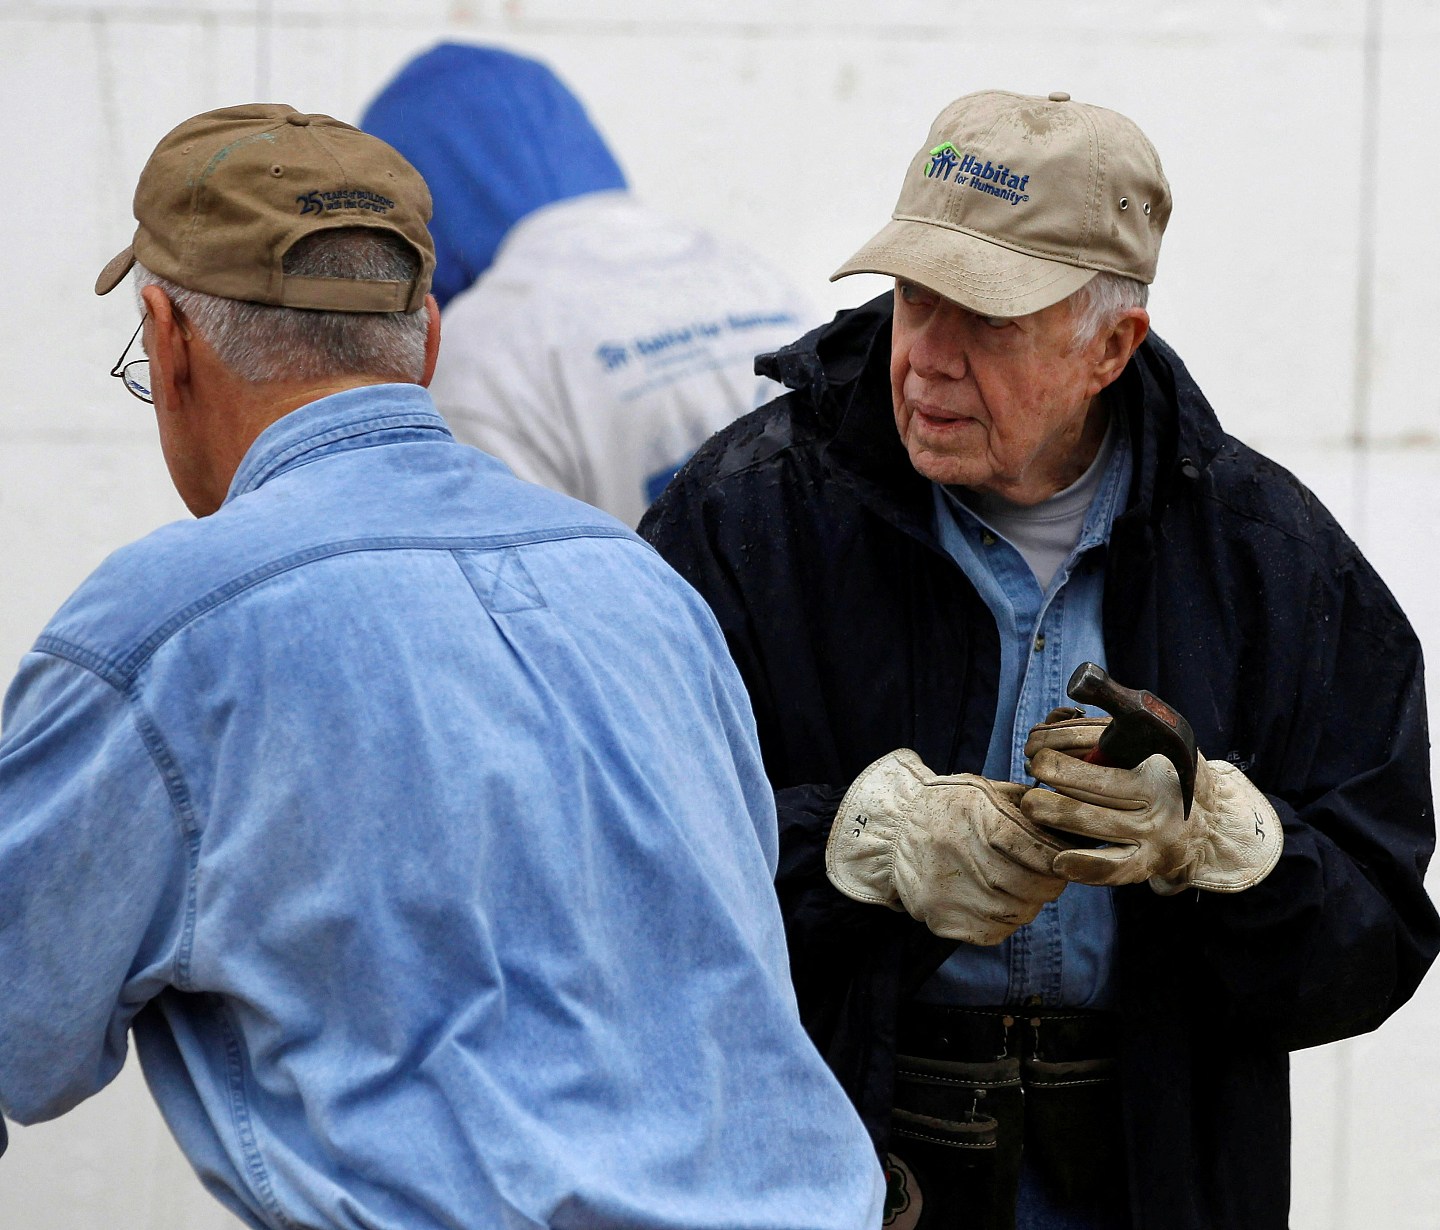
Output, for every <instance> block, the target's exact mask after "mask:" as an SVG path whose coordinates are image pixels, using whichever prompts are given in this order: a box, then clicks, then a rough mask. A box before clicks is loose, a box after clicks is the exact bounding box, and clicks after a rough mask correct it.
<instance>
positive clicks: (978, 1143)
mask: <svg viewBox="0 0 1440 1230" xmlns="http://www.w3.org/2000/svg"><path fill="white" fill-rule="evenodd" d="M896 1060H897V1064H896V1074H895V1114H894V1119H893V1122H892V1129H891V1151H890V1154H889V1155H887V1157H886V1159H885V1160H886V1170H887V1174H888V1175H889V1176H890V1189H889V1193H888V1197H887V1201H886V1210H885V1221H884V1222H883V1225H884V1226H886V1227H889V1228H890V1230H950V1228H951V1227H960V1226H964V1227H965V1230H1013V1227H1014V1209H1015V1193H1016V1188H1017V1184H1018V1182H1019V1177H1020V1148H1021V1142H1022V1128H1023V1122H1024V1120H1023V1114H1024V1109H1023V1103H1022V1101H1021V1092H1020V1061H1019V1060H1018V1059H998V1060H995V1061H994V1062H991V1063H957V1062H953V1061H950V1060H943V1059H921V1058H918V1057H915V1056H910V1055H900V1056H897V1057H896Z"/></svg>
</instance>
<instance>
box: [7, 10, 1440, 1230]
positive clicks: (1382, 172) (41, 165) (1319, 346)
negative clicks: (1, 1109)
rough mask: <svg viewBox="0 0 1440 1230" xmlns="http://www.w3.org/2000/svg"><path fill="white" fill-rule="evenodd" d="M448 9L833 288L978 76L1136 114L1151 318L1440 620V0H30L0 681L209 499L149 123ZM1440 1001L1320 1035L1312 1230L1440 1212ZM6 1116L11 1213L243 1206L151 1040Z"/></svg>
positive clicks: (14, 31) (862, 291)
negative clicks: (182, 492)
mask: <svg viewBox="0 0 1440 1230" xmlns="http://www.w3.org/2000/svg"><path fill="white" fill-rule="evenodd" d="M441 37H447V38H455V39H462V40H471V41H486V40H489V41H495V42H499V43H503V44H505V45H507V46H510V47H512V48H515V49H517V50H521V51H526V52H530V53H533V54H537V55H540V56H543V57H545V58H547V59H549V60H550V61H551V62H552V63H553V64H554V65H555V66H556V67H557V68H558V69H559V70H560V71H561V72H562V73H563V74H564V75H566V76H567V78H568V79H569V80H570V82H571V83H572V84H573V85H574V86H575V88H576V90H577V92H578V93H580V94H581V95H582V96H583V97H585V98H586V99H587V100H588V102H589V103H590V105H591V108H592V111H593V113H594V115H595V116H596V117H597V119H598V121H599V122H600V124H601V126H602V127H603V129H604V130H605V131H606V133H607V134H608V135H609V136H610V138H611V139H612V141H613V143H614V145H615V147H616V149H617V152H618V153H619V155H620V157H621V160H622V161H623V162H624V164H625V165H626V167H627V169H628V170H629V172H630V174H631V176H632V178H633V180H634V182H635V184H636V186H637V188H638V189H639V191H640V192H641V193H642V194H643V195H644V196H645V197H647V198H648V199H649V200H651V201H652V202H653V203H656V204H659V205H662V206H664V207H667V208H669V209H672V210H674V211H676V212H678V213H681V214H684V215H688V216H690V217H693V218H697V219H700V220H702V221H704V222H707V223H709V224H711V225H712V226H713V227H714V228H716V229H718V230H720V231H725V232H730V233H732V234H735V235H737V236H741V237H743V238H745V239H746V240H748V241H749V242H750V243H751V244H752V245H753V246H754V247H756V248H757V249H759V250H761V251H762V252H764V253H767V254H768V255H769V256H771V257H772V258H773V259H774V260H775V261H776V262H778V263H780V264H781V265H783V266H786V267H788V268H789V269H790V270H791V271H792V272H793V273H794V274H795V276H796V277H797V278H798V279H800V280H802V281H803V282H805V283H807V284H808V285H810V286H811V287H812V288H813V289H814V291H815V293H816V295H817V296H819V297H820V299H821V301H822V302H824V303H827V304H829V305H833V306H836V307H839V306H844V305H847V304H849V303H852V302H858V301H859V300H860V299H862V298H864V297H868V295H869V294H871V293H874V291H875V290H877V289H878V288H879V286H880V285H881V284H880V283H879V282H878V280H874V281H872V280H870V279H852V280H850V281H849V282H847V283H842V284H839V285H838V286H836V287H828V286H826V285H825V282H824V279H825V277H826V275H827V274H828V273H829V271H830V270H831V269H832V268H833V267H834V266H835V265H836V264H838V263H839V262H840V261H841V260H842V259H844V258H845V257H846V256H848V255H849V253H850V252H851V250H852V249H853V248H855V247H856V246H857V245H858V244H859V243H860V242H862V241H863V240H864V239H865V238H867V237H868V236H869V234H870V233H871V232H872V231H873V230H875V229H876V228H877V227H878V226H879V225H880V224H881V223H882V222H883V221H884V220H885V218H886V217H887V216H888V213H889V210H890V207H891V205H892V203H893V196H894V193H895V191H896V189H897V186H898V179H899V175H900V173H901V171H902V169H903V167H904V165H905V163H906V160H907V158H908V157H909V155H910V153H911V151H912V150H913V148H914V147H915V146H916V144H917V143H918V142H919V141H920V140H921V139H922V137H923V135H924V132H925V129H926V127H927V125H928V123H929V121H930V119H931V118H932V116H933V115H934V113H935V112H936V111H938V110H939V108H940V107H941V106H942V105H943V104H944V103H945V102H947V101H949V100H950V99H951V98H952V97H954V96H956V95H958V94H960V93H963V92H966V91H968V90H971V89H978V88H982V87H987V86H1001V87H1005V88H1013V89H1019V90H1024V91H1029V92H1036V93H1046V92H1048V91H1050V90H1052V89H1066V90H1069V91H1070V92H1071V94H1072V95H1074V96H1075V97H1076V98H1079V99H1082V100H1087V101H1094V102H1099V103H1103V104H1106V105H1109V106H1113V107H1116V108H1118V109H1119V110H1122V111H1124V112H1126V113H1127V114H1129V115H1130V116H1132V117H1133V118H1135V119H1136V120H1137V121H1138V122H1139V123H1140V124H1141V125H1142V127H1144V128H1145V129H1146V131H1147V132H1148V133H1149V135H1150V136H1151V138H1152V139H1153V140H1154V142H1155V144H1156V145H1157V146H1158V148H1159V149H1160V151H1161V154H1162V156H1163V158H1164V161H1165V165H1166V168H1167V171H1168V173H1169V176H1170V179H1171V182H1172V185H1173V187H1174V190H1175V199H1176V208H1175V215H1174V218H1173V221H1172V223H1171V227H1170V232H1169V235H1168V237H1167V239H1166V243H1165V252H1164V256H1163V259H1162V261H1161V266H1160V279H1159V283H1158V285H1157V287H1156V291H1155V294H1154V297H1153V300H1152V308H1153V315H1154V318H1155V322H1156V326H1157V328H1158V330H1159V331H1160V332H1161V333H1162V334H1163V335H1164V336H1165V337H1167V338H1168V339H1169V340H1170V341H1171V342H1172V343H1174V344H1175V345H1176V346H1177V347H1178V348H1179V349H1180V351H1181V352H1182V354H1184V355H1185V356H1186V358H1187V360H1188V362H1189V363H1190V366H1191V368H1192V369H1193V371H1194V372H1195V374H1196V375H1197V376H1198V378H1199V379H1200V381H1201V383H1202V384H1203V385H1204V386H1205V388H1206V389H1207V390H1208V392H1209V394H1210V396H1211V399H1212V401H1213V402H1214V403H1215V405H1216V406H1217V408H1218V409H1219V411H1220V414H1221V416H1222V419H1223V420H1224V422H1225V423H1226V425H1227V426H1228V427H1229V428H1230V430H1232V431H1233V432H1235V433H1236V434H1238V435H1240V436H1242V437H1243V438H1245V439H1247V440H1248V441H1250V442H1251V443H1253V444H1256V445H1257V446H1259V447H1261V448H1262V449H1265V450H1267V451H1270V452H1271V453H1273V454H1274V455H1276V456H1277V457H1279V458H1280V459H1281V460H1283V461H1284V462H1286V463H1287V464H1289V465H1290V466H1291V467H1292V468H1294V469H1296V470H1297V471H1298V472H1299V473H1300V474H1301V476H1302V477H1304V478H1305V479H1306V480H1307V481H1309V482H1310V483H1311V485H1312V486H1314V487H1315V488H1316V490H1317V491H1318V492H1319V493H1320V494H1321V495H1322V497H1323V498H1324V499H1325V500H1326V501H1327V502H1328V503H1329V504H1330V506H1331V507H1332V508H1333V509H1334V510H1335V511H1336V512H1337V514H1338V515H1339V516H1340V517H1341V519H1342V521H1344V523H1345V524H1346V525H1347V527H1349V528H1350V530H1351V532H1352V534H1354V536H1355V537H1356V538H1357V539H1358V540H1359V541H1360V542H1361V544H1362V546H1363V547H1364V548H1365V549H1366V551H1367V552H1368V553H1369V555H1370V557H1371V559H1372V560H1374V562H1375V563H1376V565H1377V566H1378V568H1379V569H1380V571H1381V573H1382V575H1384V576H1385V577H1386V579H1387V580H1388V581H1389V582H1390V584H1391V585H1392V587H1393V588H1394V589H1395V590H1396V592H1397V594H1398V595H1399V596H1400V598H1401V601H1402V603H1403V604H1404V605H1405V606H1406V609H1407V610H1408V611H1409V613H1410V615H1411V617H1412V619H1413V620H1414V621H1415V623H1416V625H1417V627H1418V628H1419V629H1420V632H1421V636H1422V638H1423V639H1425V641H1426V643H1427V644H1429V645H1434V644H1435V643H1436V640H1437V636H1440V586H1437V583H1436V581H1435V569H1436V567H1437V563H1436V561H1437V559H1440V492H1437V485H1436V481H1435V480H1436V477H1437V464H1436V463H1437V458H1440V394H1437V391H1436V390H1437V384H1436V382H1435V380H1434V379H1433V378H1432V377H1431V374H1430V370H1429V368H1430V362H1429V360H1430V358H1431V351H1430V349H1429V346H1430V344H1431V343H1432V340H1433V339H1435V338H1436V337H1437V336H1440V277H1437V273H1440V260H1437V258H1440V225H1437V222H1440V217H1437V211H1436V204H1435V203H1436V201H1437V199H1440V159H1437V157H1436V154H1437V148H1436V138H1435V133H1436V131H1437V129H1440V92H1437V90H1436V88H1435V84H1434V74H1435V69H1436V66H1437V63H1440V4H1437V3H1436V0H1308V2H1303V0H1150V2H1148V3H1140V2H1139V0H1107V2H1105V3H1100V2H1097V0H1031V2H1030V3H1027V4H1000V5H997V4H993V3H981V2H979V0H889V2H888V3H885V4H873V3H869V2H868V0H724V2H723V3H722V2H720V0H593V2H591V3H584V2H583V0H183V2H182V0H33V2H29V3H27V2H25V0H0V51H3V60H0V63H3V66H4V67H3V71H0V154H3V155H4V166H5V168H6V176H5V181H6V183H5V189H6V200H7V203H8V221H9V226H8V232H9V234H8V240H7V241H6V242H5V243H4V244H3V245H0V285H3V286H4V287H5V289H6V293H7V297H8V301H9V307H8V309H7V311H6V313H5V319H4V328H3V329H0V371H3V372H4V373H5V374H6V379H5V380H4V382H3V388H0V559H3V560H4V565H5V566H4V578H5V584H4V586H3V588H0V675H3V676H6V677H8V675H9V673H10V670H11V667H12V665H13V663H14V662H15V661H16V660H17V659H18V657H19V656H20V654H21V653H22V652H23V651H24V649H25V648H26V646H27V645H28V644H29V642H30V641H31V639H32V638H33V637H34V635H35V633H36V632H37V631H38V629H39V628H40V626H41V625H42V624H43V622H44V620H45V619H46V617H47V616H48V615H49V614H50V612H51V611H52V610H53V609H54V608H55V607H56V606H57V605H58V603H59V602H60V601H61V599H63V598H64V596H65V595H66V594H67V593H68V592H69V591H70V590H71V589H72V588H73V587H74V586H75V585H76V584H77V583H78V582H79V581H80V579H81V578H82V577H83V576H84V575H85V574H86V573H87V572H88V571H89V570H90V569H91V568H92V567H93V566H94V565H95V564H96V563H98V562H99V560H100V559H101V558H102V557H103V556H104V555H105V554H106V553H107V552H108V551H109V550H110V549H112V548H113V547H115V546H117V545H118V544H120V543H122V542H125V541H128V540H130V539H132V538H135V537H137V536H139V535H140V534H142V533H144V532H145V531H147V530H149V529H151V528H152V527H154V526H155V525H157V524H159V523H161V522H162V521H165V520H169V519H172V518H175V517H178V516H181V515H183V510H182V509H181V506H180V504H179V502H178V500H177V499H176V497H175V496H174V494H173V493H172V492H171V491H170V489H169V487H168V484H167V481H166V477H165V473H164V469H163V466H162V464H161V461H160V459H159V456H158V453H157V450H156V449H155V447H154V427H153V424H152V421H151V419H150V418H149V412H148V411H147V410H146V409H145V408H144V407H143V406H141V405H140V403H138V402H136V401H134V400H133V399H132V398H130V397H128V396H127V395H126V394H125V393H124V392H123V391H122V390H121V389H120V388H119V386H118V385H117V384H116V383H115V382H114V381H112V380H109V379H108V378H107V377H106V372H107V371H108V369H109V367H110V365H111V363H112V362H113V361H114V359H115V357H116V355H118V353H119V351H120V347H121V345H122V344H123V343H124V341H125V339H126V337H128V336H129V333H130V331H131V329H132V328H133V326H134V322H135V314H134V311H133V309H132V307H131V305H130V304H129V303H128V302H127V301H126V299H125V296H124V295H122V294H116V295H114V296H112V297H110V298H109V299H104V300H99V299H96V298H95V297H94V296H93V295H92V294H91V290H90V288H91V286H92V283H93V281H94V277H95V274H96V272H97V271H98V270H99V268H100V266H101V265H102V264H103V263H104V261H105V260H107V259H108V258H109V257H110V256H111V255H113V254H114V252H116V251H117V250H118V249H119V248H120V247H121V246H122V245H123V244H124V243H125V242H127V240H128V237H129V234H130V230H131V225H130V223H129V197H130V192H131V190H132V188H133V184H134V180H135V177H136V175H137V173H138V171H139V169H140V166H141V164H142V163H143V161H144V159H145V157H146V156H147V154H148V153H149V151H150V149H151V147H152V146H153V145H154V143H155V141H156V140H157V139H158V138H159V137H160V136H161V135H162V134H163V133H164V132H165V131H166V130H167V129H169V128H170V127H171V126H172V125H173V124H175V123H177V122H178V121H179V120H181V119H183V118H185V117H186V116H189V115H191V114H194V113H195V112H198V111H201V110H204V109H207V108H210V107H216V106H222V105H228V104H233V103H237V102H242V101H252V100H254V99H257V98H260V99H275V100H281V101H285V102H290V103H292V104H294V105H295V106H297V107H300V108H301V109H303V110H317V111H326V112H329V113H331V114H334V115H337V116H340V117H341V118H345V119H350V120H354V119H356V118H357V117H358V114H359V112H360V110H361V108H362V107H363V105H364V103H365V102H366V101H367V99H368V98H369V97H370V95H371V94H372V93H373V92H374V91H375V89H376V88H378V86H379V85H380V84H381V83H382V82H383V81H384V80H385V79H386V78H387V77H388V76H389V75H390V73H391V72H392V71H393V70H394V69H395V68H397V67H398V66H399V65H400V64H401V63H402V62H403V61H404V60H406V59H407V58H408V57H409V56H410V55H412V54H413V53H414V52H416V51H418V50H420V49H422V48H423V47H425V46H427V45H429V44H430V43H432V42H433V41H435V40H436V39H438V38H441ZM1437 678H1440V675H1437ZM1433 706H1434V696H1433V693H1432V707H1433ZM0 891H4V890H3V886H0ZM3 993H4V990H3V988H0V994H3ZM1437 1025H1440V981H1437V982H1435V983H1432V984H1430V985H1428V986H1427V987H1425V988H1422V990H1421V992H1420V994H1419V996H1418V997H1417V1000H1416V1002H1415V1003H1413V1004H1412V1005H1411V1006H1410V1007H1408V1008H1407V1009H1406V1010H1404V1011H1403V1012H1402V1013H1401V1014H1400V1015H1399V1016H1398V1017H1397V1018H1396V1019H1395V1020H1394V1021H1392V1022H1391V1023H1390V1024H1388V1025H1387V1026H1386V1027H1385V1028H1384V1029H1382V1030H1381V1031H1380V1032H1379V1033H1377V1034H1375V1035H1373V1036H1371V1037H1367V1038H1363V1039H1359V1040H1356V1041H1353V1042H1350V1043H1345V1044H1341V1045H1338V1046H1333V1047H1327V1048H1322V1049H1320V1050H1317V1051H1314V1052H1310V1053H1306V1054H1301V1055H1298V1056H1296V1059H1295V1064H1294V1073H1295V1109H1296V1116H1295V1118H1296V1130H1295V1165H1294V1170H1295V1201H1294V1216H1293V1225H1294V1226H1295V1227H1296V1228H1297V1230H1372V1228H1373V1227H1378V1226H1384V1227H1387V1228H1391V1230H1422V1228H1433V1227H1435V1226H1436V1225H1437V1224H1440V1212H1437V1209H1440V1116H1437V1114H1436V1107H1437V1097H1436V1092H1435V1091H1436V1088H1437V1081H1436V1073H1435V1066H1436V1063H1437V1061H1440V1041H1437V1037H1440V1031H1437V1028H1436V1027H1437ZM12 1134H13V1142H12V1145H11V1149H10V1152H9V1154H7V1156H6V1157H5V1158H4V1160H3V1161H0V1228H3V1230H11V1228H12V1227H14V1228H19V1227H24V1228H26V1230H51V1228H54V1230H61V1228H63V1230H128V1228H129V1227H135V1228H137V1230H138V1228H140V1227H145V1228H152V1230H178V1228H180V1227H185V1228H187V1230H210V1228H219V1227H223V1226H233V1224H234V1223H233V1222H231V1221H230V1219H229V1218H228V1217H227V1216H225V1215H223V1214H222V1213H221V1212H220V1210H219V1207H218V1206H217V1205H215V1204H214V1203H213V1202H212V1201H210V1199H209V1197H208V1196H207V1195H206V1194H205V1193H204V1192H202V1191H201V1190H200V1188H199V1186H198V1184H197V1183H196V1182H195V1180H194V1179H193V1178H192V1177H191V1175H190V1174H189V1171H188V1169H187V1168H186V1166H185V1163H184V1161H183V1159H182V1158H180V1156H179V1155H178V1153H177V1152H176V1150H175V1148H174V1146H173V1144H172V1143H171V1142H170V1140H169V1137H168V1136H167V1134H166V1132H165V1129H164V1127H163V1125H162V1124H161V1122H160V1120H159V1118H158V1116H157V1115H156V1114H155V1112H154V1110H153V1108H152V1107H151V1106H150V1103H149V1099H148V1095H147V1094H146V1092H145V1090H144V1088H143V1083H142V1082H141V1080H140V1079H139V1077H138V1075H137V1074H136V1072H135V1070H134V1068H133V1066H132V1067H131V1068H129V1069H127V1070H126V1072H125V1073H124V1074H123V1075H122V1076H121V1078H120V1079H119V1080H117V1081H116V1083H115V1084H114V1086H112V1087H111V1088H110V1089H107V1090H106V1091H105V1092H104V1093H103V1094H101V1095H100V1096H99V1097H97V1098H95V1099H93V1100H92V1101H91V1102H90V1103H88V1104H86V1105H85V1106H83V1107H81V1108H80V1109H79V1110H77V1111H75V1112H73V1113H72V1114H71V1115H69V1116H67V1117H66V1118H64V1119H62V1120H60V1121H58V1122H56V1123H52V1124H46V1125H41V1126H37V1127H33V1128H25V1129H16V1130H14V1131H13V1133H12Z"/></svg>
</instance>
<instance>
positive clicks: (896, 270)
mask: <svg viewBox="0 0 1440 1230" xmlns="http://www.w3.org/2000/svg"><path fill="white" fill-rule="evenodd" d="M1096 272H1097V271H1096V270H1094V269H1082V268H1081V267H1079V266H1078V265H1067V264H1065V263H1063V262H1061V261H1054V260H1046V259H1044V258H1043V257H1039V256H1030V255H1028V254H1027V253H1024V252H1016V251H1015V250H1014V249H1013V248H1006V247H1003V246H1002V245H1000V244H998V243H992V242H991V241H990V240H988V239H981V238H979V237H978V236H975V235H971V234H970V233H968V232H967V231H959V230H955V229H953V228H951V227H948V226H935V225H933V224H931V223H929V222H915V221H910V220H908V219H906V220H901V221H895V222H891V223H890V224H889V225H888V226H886V227H885V229H884V230H882V231H881V232H880V233H879V234H878V235H876V236H875V238H874V239H872V240H871V241H870V242H869V243H867V244H866V245H865V246H864V247H863V248H861V249H860V251H858V252H857V253H855V255H854V256H852V257H851V258H850V259H849V260H848V261H846V262H845V263H844V264H843V265H841V266H840V268H839V269H837V270H836V271H835V272H834V273H832V274H831V275H830V280H831V281H832V282H833V281H835V280H836V279H837V278H843V277H847V276H849V275H850V274H852V273H883V274H888V275H889V276H891V277H896V278H903V279H904V280H906V281H908V282H916V283H918V284H919V285H921V286H924V287H925V288H927V289H928V290H933V291H935V292H936V293H937V294H940V295H943V296H945V298H947V299H951V300H953V301H954V302H956V303H958V304H960V306H961V307H965V308H969V309H970V310H971V311H972V312H979V313H981V314H982V315H985V316H1025V315H1028V314H1029V313H1030V312H1038V311H1040V309H1041V308H1047V307H1049V306H1050V305H1051V304H1052V303H1059V302H1060V300H1062V299H1064V298H1065V297H1066V296H1068V295H1073V294H1074V293H1075V292H1076V291H1077V290H1079V289H1080V288H1081V287H1082V286H1084V285H1085V283H1086V282H1088V281H1090V279H1091V278H1093V277H1094V276H1095V274H1096Z"/></svg>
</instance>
